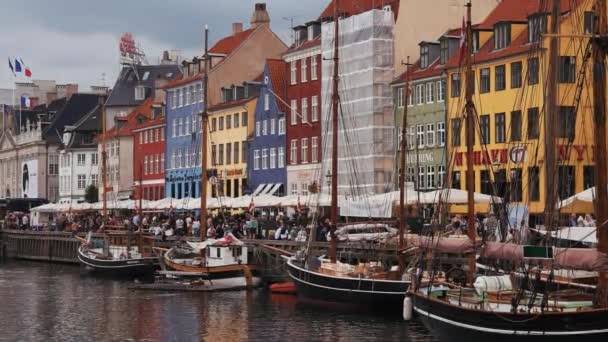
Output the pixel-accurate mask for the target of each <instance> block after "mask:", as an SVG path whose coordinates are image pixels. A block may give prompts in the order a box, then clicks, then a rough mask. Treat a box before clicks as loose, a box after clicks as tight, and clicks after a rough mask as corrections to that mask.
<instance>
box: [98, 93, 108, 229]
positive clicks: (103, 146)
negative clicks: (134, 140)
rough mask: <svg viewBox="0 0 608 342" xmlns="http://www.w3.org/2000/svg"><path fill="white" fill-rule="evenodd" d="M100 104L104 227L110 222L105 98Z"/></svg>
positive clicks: (100, 99)
mask: <svg viewBox="0 0 608 342" xmlns="http://www.w3.org/2000/svg"><path fill="white" fill-rule="evenodd" d="M99 106H100V107H101V186H102V187H103V196H102V207H101V208H102V210H101V213H102V217H103V218H102V222H101V225H102V226H103V227H104V230H105V226H106V223H107V222H108V204H107V200H106V198H107V197H106V190H107V185H106V183H107V175H106V169H107V152H106V106H105V105H104V103H103V99H102V98H99Z"/></svg>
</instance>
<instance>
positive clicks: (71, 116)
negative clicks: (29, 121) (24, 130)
mask: <svg viewBox="0 0 608 342" xmlns="http://www.w3.org/2000/svg"><path fill="white" fill-rule="evenodd" d="M100 97H103V95H99V94H82V93H78V94H73V95H72V96H70V98H69V99H68V101H67V103H66V104H65V106H64V107H63V108H62V109H61V110H60V111H59V112H57V114H56V115H55V116H54V117H53V120H52V121H51V123H50V125H48V126H47V127H46V128H45V129H44V131H43V132H42V135H43V137H44V139H45V140H46V141H47V143H56V144H58V143H60V142H61V141H60V140H61V139H60V136H59V135H61V134H62V133H63V131H64V129H65V126H71V125H73V124H74V123H75V122H77V121H79V120H80V118H81V117H82V116H83V115H85V114H87V113H89V112H90V111H91V110H93V108H95V107H96V106H97V105H98V104H99V99H100Z"/></svg>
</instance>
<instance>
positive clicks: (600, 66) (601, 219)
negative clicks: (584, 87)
mask: <svg viewBox="0 0 608 342" xmlns="http://www.w3.org/2000/svg"><path fill="white" fill-rule="evenodd" d="M595 11H596V21H595V23H596V25H597V26H595V25H594V27H596V32H597V35H596V36H594V37H593V38H592V42H593V113H594V115H593V119H594V130H595V132H594V137H595V149H594V153H595V155H594V157H595V158H594V159H595V179H596V182H595V184H596V185H595V191H596V193H595V194H596V201H595V215H596V219H597V221H596V222H597V224H596V225H597V241H598V245H597V249H598V251H599V252H602V253H608V231H607V230H606V221H608V191H607V189H606V185H607V184H608V177H607V175H606V166H607V165H606V153H607V151H606V150H607V149H606V49H607V45H606V43H607V40H606V38H607V34H608V22H607V21H606V20H607V19H606V15H607V12H606V0H597V1H596V2H595ZM597 285H598V287H597V300H598V302H597V304H598V305H599V306H600V307H603V308H605V307H607V306H608V297H607V295H608V273H607V272H599V275H598V284H597Z"/></svg>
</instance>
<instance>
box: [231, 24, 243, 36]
mask: <svg viewBox="0 0 608 342" xmlns="http://www.w3.org/2000/svg"><path fill="white" fill-rule="evenodd" d="M240 32H243V23H232V35H233V36H234V35H235V34H237V33H240Z"/></svg>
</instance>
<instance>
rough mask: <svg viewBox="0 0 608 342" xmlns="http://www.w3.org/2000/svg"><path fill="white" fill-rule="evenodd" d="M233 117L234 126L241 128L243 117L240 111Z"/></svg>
mask: <svg viewBox="0 0 608 342" xmlns="http://www.w3.org/2000/svg"><path fill="white" fill-rule="evenodd" d="M232 117H233V125H232V126H233V127H234V128H239V125H240V123H241V117H240V115H239V113H234V115H233V116H232Z"/></svg>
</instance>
